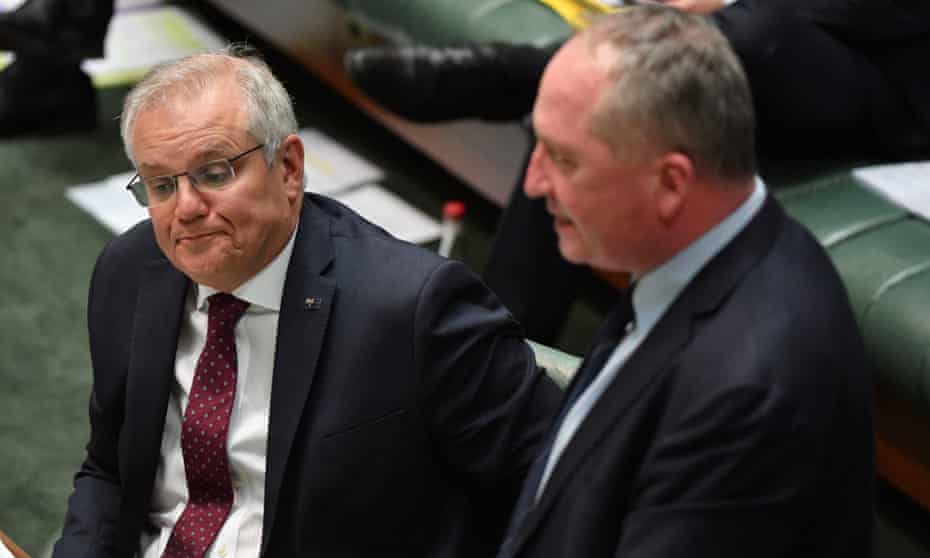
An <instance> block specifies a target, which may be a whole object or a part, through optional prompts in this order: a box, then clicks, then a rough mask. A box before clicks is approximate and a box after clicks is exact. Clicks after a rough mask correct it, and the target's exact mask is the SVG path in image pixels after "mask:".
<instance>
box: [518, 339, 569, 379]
mask: <svg viewBox="0 0 930 558" xmlns="http://www.w3.org/2000/svg"><path fill="white" fill-rule="evenodd" d="M529 344H530V347H532V348H533V353H535V355H536V364H538V365H540V366H542V367H543V368H545V369H546V373H547V374H549V377H550V378H552V379H553V380H555V383H557V384H559V387H560V388H563V389H564V388H565V386H567V385H568V382H569V381H571V379H572V376H574V375H575V370H577V368H578V365H579V364H581V359H580V358H579V357H577V356H575V355H570V354H568V353H563V352H562V351H560V350H558V349H553V348H552V347H549V346H546V345H541V344H539V343H535V342H533V341H529Z"/></svg>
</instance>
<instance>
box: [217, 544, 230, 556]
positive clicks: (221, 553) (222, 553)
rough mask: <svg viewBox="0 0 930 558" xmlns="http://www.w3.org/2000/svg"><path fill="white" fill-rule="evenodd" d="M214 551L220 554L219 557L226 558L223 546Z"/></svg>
mask: <svg viewBox="0 0 930 558" xmlns="http://www.w3.org/2000/svg"><path fill="white" fill-rule="evenodd" d="M216 553H217V554H219V555H220V558H226V554H227V552H226V547H225V546H223V547H220V549H219V550H217V551H216Z"/></svg>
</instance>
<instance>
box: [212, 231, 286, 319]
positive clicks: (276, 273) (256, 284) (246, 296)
mask: <svg viewBox="0 0 930 558" xmlns="http://www.w3.org/2000/svg"><path fill="white" fill-rule="evenodd" d="M296 236H297V227H294V232H293V233H291V238H290V240H288V241H287V244H286V245H285V246H284V249H283V250H281V252H280V253H279V254H278V255H277V256H275V258H274V259H273V260H271V263H269V264H268V265H266V266H265V267H264V268H263V269H262V270H261V271H259V272H258V273H257V274H256V275H255V276H254V277H252V278H251V279H249V280H248V281H246V282H245V283H243V284H241V285H239V287H238V288H237V289H236V290H234V291H233V292H232V293H230V294H232V295H233V296H235V297H236V298H239V299H241V300H244V301H246V302H248V303H249V307H250V308H252V307H255V306H260V307H262V308H264V309H266V310H271V311H274V312H278V311H279V310H280V309H281V296H282V295H283V293H284V280H285V278H286V277H287V267H288V264H289V263H290V261H291V253H292V252H293V251H294V238H295V237H296ZM194 286H195V288H196V291H197V309H198V310H204V309H205V308H206V304H207V298H208V297H209V296H210V295H213V294H216V293H217V292H219V291H217V290H216V289H214V288H213V287H208V286H207V285H200V284H197V283H195V284H194Z"/></svg>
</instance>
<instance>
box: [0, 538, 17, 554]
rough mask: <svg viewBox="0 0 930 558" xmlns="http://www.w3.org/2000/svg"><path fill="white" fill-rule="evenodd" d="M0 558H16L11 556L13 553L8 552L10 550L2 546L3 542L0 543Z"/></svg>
mask: <svg viewBox="0 0 930 558" xmlns="http://www.w3.org/2000/svg"><path fill="white" fill-rule="evenodd" d="M0 558H16V557H15V556H13V553H12V552H10V549H9V548H7V547H6V545H5V544H3V541H0Z"/></svg>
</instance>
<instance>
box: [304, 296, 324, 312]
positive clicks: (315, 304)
mask: <svg viewBox="0 0 930 558" xmlns="http://www.w3.org/2000/svg"><path fill="white" fill-rule="evenodd" d="M321 304H323V297H319V296H308V297H307V298H305V299H304V308H306V309H307V310H319V309H320V305H321Z"/></svg>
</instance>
